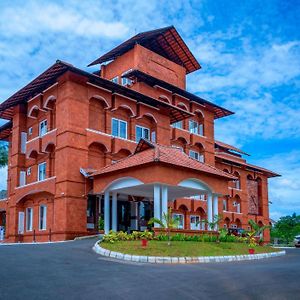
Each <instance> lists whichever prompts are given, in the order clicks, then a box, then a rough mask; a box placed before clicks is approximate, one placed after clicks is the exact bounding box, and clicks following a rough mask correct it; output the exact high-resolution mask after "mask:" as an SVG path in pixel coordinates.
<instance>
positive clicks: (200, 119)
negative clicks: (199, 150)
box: [189, 110, 204, 136]
mask: <svg viewBox="0 0 300 300" xmlns="http://www.w3.org/2000/svg"><path fill="white" fill-rule="evenodd" d="M189 131H190V133H193V134H198V135H203V136H204V116H203V113H202V112H201V111H200V110H196V111H195V118H193V119H190V120H189Z"/></svg>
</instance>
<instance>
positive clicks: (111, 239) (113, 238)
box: [102, 230, 153, 244]
mask: <svg viewBox="0 0 300 300" xmlns="http://www.w3.org/2000/svg"><path fill="white" fill-rule="evenodd" d="M140 239H147V240H152V239H153V233H152V232H149V231H144V232H140V231H133V232H132V233H131V234H128V233H127V232H124V231H118V232H115V231H112V230H111V231H110V232H109V234H106V235H105V236H104V237H103V239H102V242H106V243H111V244H113V243H115V242H119V241H133V240H140Z"/></svg>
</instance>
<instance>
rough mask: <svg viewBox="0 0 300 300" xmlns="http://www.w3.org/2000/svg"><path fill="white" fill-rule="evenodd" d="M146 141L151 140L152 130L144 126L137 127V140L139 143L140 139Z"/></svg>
mask: <svg viewBox="0 0 300 300" xmlns="http://www.w3.org/2000/svg"><path fill="white" fill-rule="evenodd" d="M142 138H143V139H146V140H149V139H150V129H149V128H146V127H143V126H139V125H136V127H135V140H136V141H137V142H139V140H140V139H142Z"/></svg>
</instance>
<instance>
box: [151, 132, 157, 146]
mask: <svg viewBox="0 0 300 300" xmlns="http://www.w3.org/2000/svg"><path fill="white" fill-rule="evenodd" d="M151 141H152V142H153V143H156V132H155V131H152V132H151Z"/></svg>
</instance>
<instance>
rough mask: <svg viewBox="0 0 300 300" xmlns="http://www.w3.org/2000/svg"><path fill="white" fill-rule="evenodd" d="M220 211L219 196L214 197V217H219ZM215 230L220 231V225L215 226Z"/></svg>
mask: <svg viewBox="0 0 300 300" xmlns="http://www.w3.org/2000/svg"><path fill="white" fill-rule="evenodd" d="M218 214H219V209H218V195H213V217H214V216H218ZM214 229H215V230H218V225H216V226H215V228H214Z"/></svg>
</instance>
